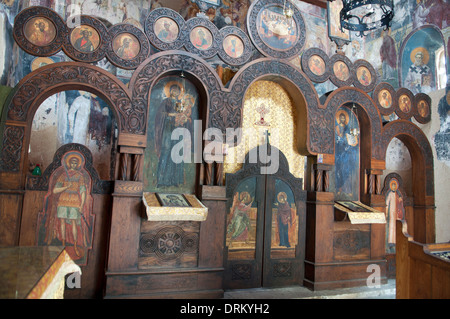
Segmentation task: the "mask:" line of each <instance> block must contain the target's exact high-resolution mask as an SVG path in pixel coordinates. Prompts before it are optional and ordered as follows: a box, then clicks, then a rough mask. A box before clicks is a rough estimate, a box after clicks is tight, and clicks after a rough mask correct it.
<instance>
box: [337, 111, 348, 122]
mask: <svg viewBox="0 0 450 319" xmlns="http://www.w3.org/2000/svg"><path fill="white" fill-rule="evenodd" d="M341 114H344V116H345V125H347V124H348V122H349V121H350V118H349V116H348V113H347V112H346V111H344V110H339V111H337V112H336V122H337V123H338V124H339V123H340V122H339V118H340V117H341Z"/></svg>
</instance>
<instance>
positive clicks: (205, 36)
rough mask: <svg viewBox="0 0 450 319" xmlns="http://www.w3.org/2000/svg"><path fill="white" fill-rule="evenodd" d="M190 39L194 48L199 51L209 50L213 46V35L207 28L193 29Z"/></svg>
mask: <svg viewBox="0 0 450 319" xmlns="http://www.w3.org/2000/svg"><path fill="white" fill-rule="evenodd" d="M189 37H190V40H191V43H192V44H193V45H194V47H196V48H197V49H199V50H208V49H209V48H210V47H211V45H212V41H213V37H212V34H211V32H210V31H209V30H208V29H206V28H205V27H196V28H194V29H192V31H191V34H190V35H189Z"/></svg>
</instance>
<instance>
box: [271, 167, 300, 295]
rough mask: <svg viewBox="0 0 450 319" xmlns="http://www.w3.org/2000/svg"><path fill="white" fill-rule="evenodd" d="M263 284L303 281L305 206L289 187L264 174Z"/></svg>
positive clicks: (274, 284)
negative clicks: (265, 179) (296, 198)
mask: <svg viewBox="0 0 450 319" xmlns="http://www.w3.org/2000/svg"><path fill="white" fill-rule="evenodd" d="M265 201H266V203H265V214H264V215H265V218H264V219H265V225H264V252H263V255H264V258H263V281H262V286H263V287H274V286H288V285H295V284H302V281H303V273H304V268H303V262H304V247H303V246H302V245H301V244H300V243H303V242H304V235H305V232H304V231H302V232H300V231H299V230H300V229H302V228H301V227H299V225H300V224H302V225H304V223H305V220H304V218H303V216H304V214H303V212H304V211H305V207H304V205H303V203H302V202H296V201H295V197H294V193H293V191H292V189H291V187H290V186H289V185H288V184H287V183H286V182H285V181H283V180H281V179H278V178H275V177H273V176H267V183H266V196H265Z"/></svg>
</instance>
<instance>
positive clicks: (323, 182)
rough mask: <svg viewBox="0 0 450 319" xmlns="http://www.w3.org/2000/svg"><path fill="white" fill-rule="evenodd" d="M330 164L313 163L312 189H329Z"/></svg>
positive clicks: (321, 190) (318, 190) (320, 190)
mask: <svg viewBox="0 0 450 319" xmlns="http://www.w3.org/2000/svg"><path fill="white" fill-rule="evenodd" d="M331 169H332V165H328V164H314V165H313V170H314V191H316V192H328V191H329V190H330V171H331Z"/></svg>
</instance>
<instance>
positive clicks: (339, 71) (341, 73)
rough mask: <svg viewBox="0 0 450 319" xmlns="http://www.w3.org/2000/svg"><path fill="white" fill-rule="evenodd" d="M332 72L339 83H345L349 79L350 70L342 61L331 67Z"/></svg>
mask: <svg viewBox="0 0 450 319" xmlns="http://www.w3.org/2000/svg"><path fill="white" fill-rule="evenodd" d="M333 72H334V75H335V76H336V78H338V79H339V80H340V81H347V80H348V78H349V77H350V70H349V69H348V66H347V64H345V63H344V62H342V61H337V62H336V63H335V64H334V65H333Z"/></svg>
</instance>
